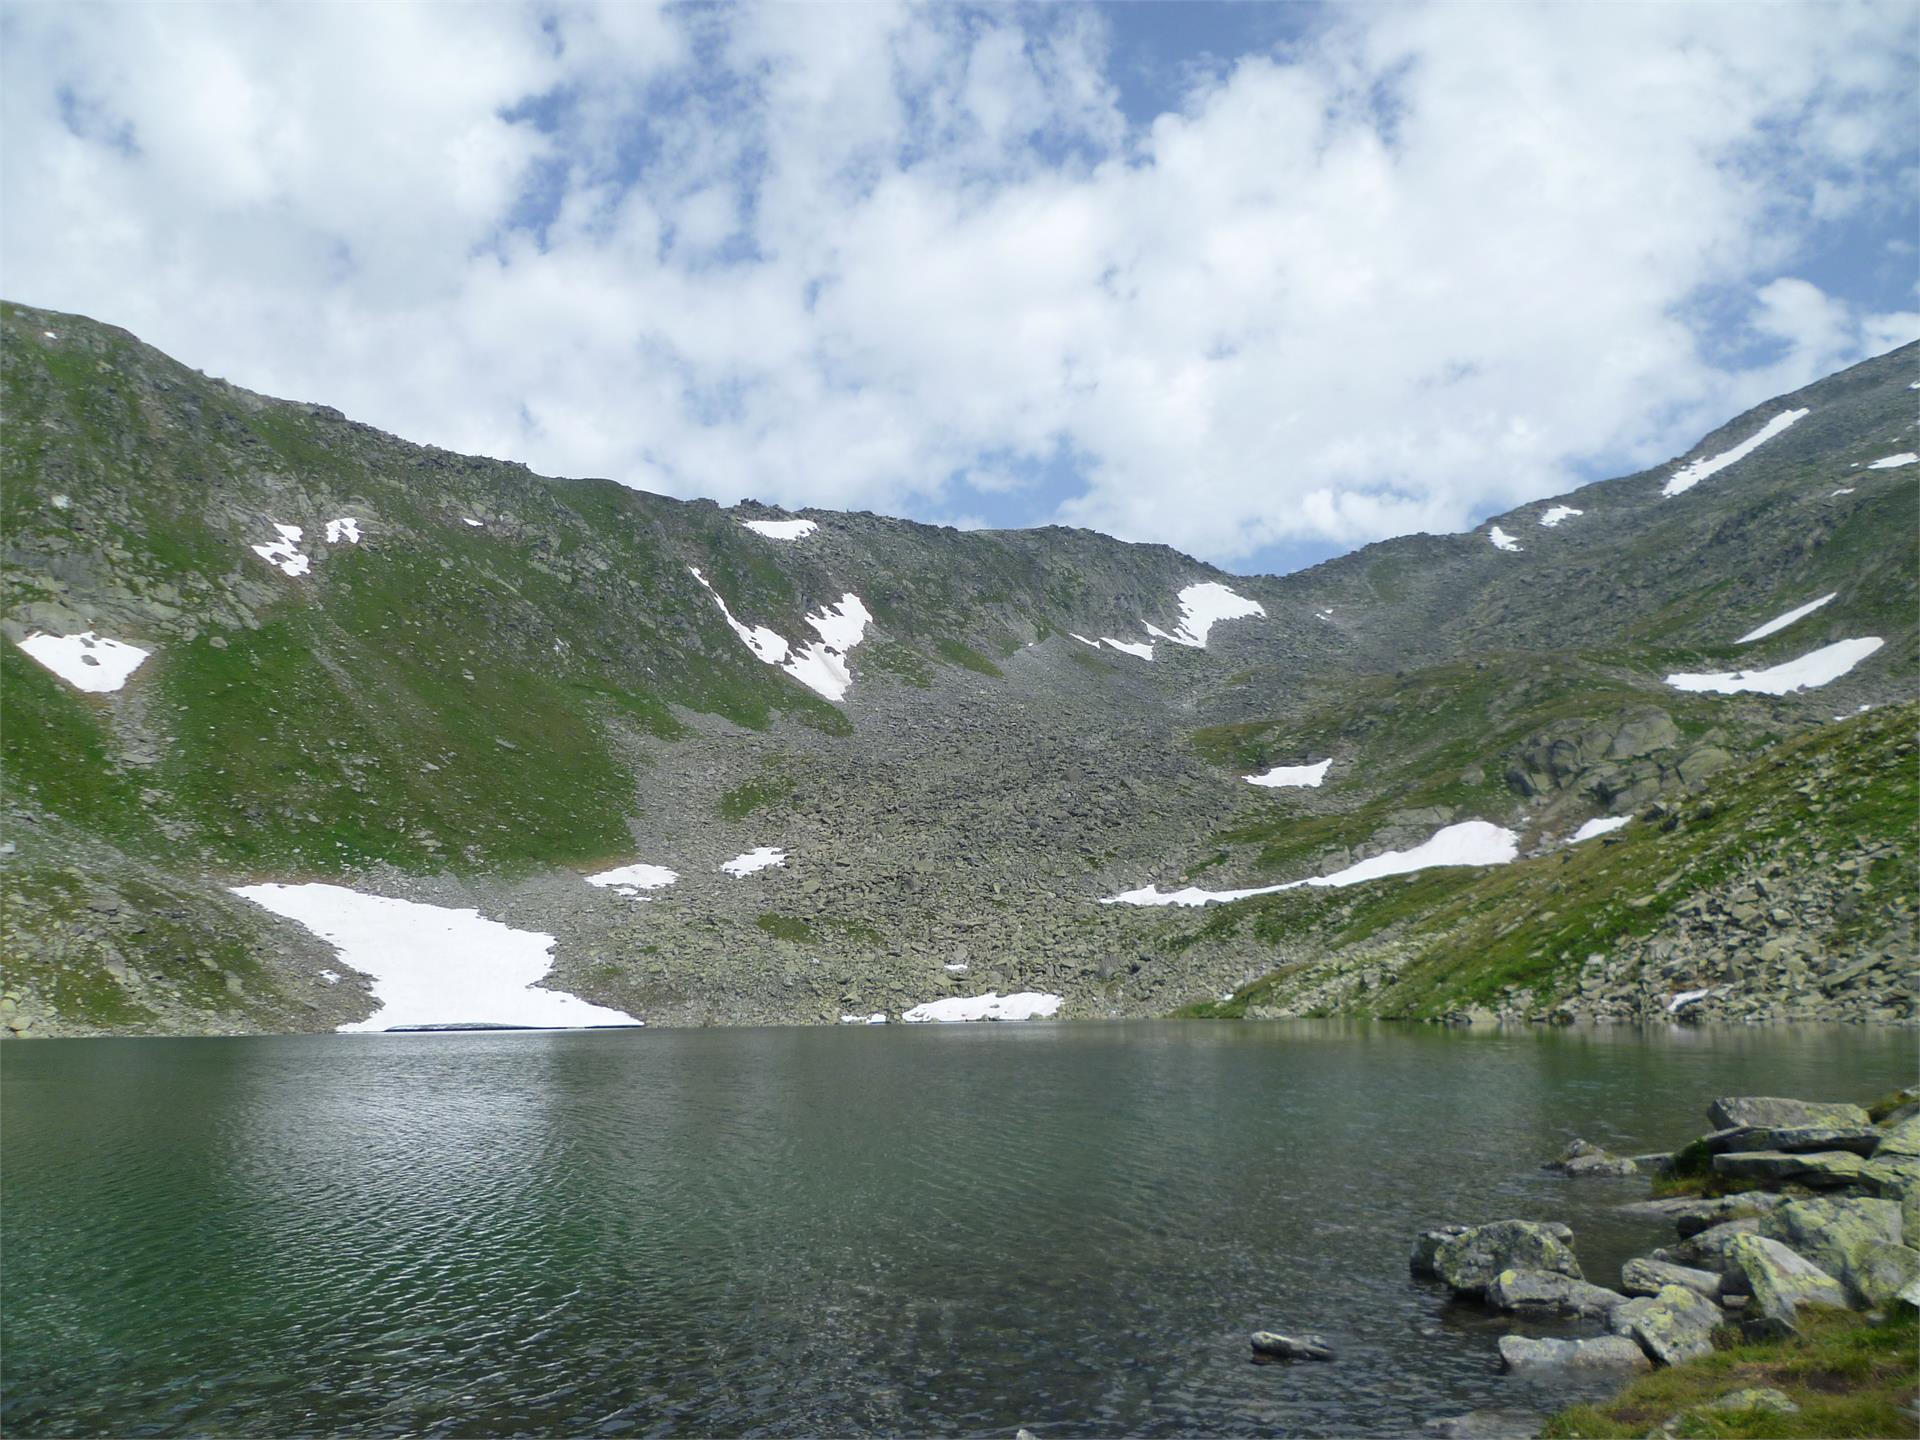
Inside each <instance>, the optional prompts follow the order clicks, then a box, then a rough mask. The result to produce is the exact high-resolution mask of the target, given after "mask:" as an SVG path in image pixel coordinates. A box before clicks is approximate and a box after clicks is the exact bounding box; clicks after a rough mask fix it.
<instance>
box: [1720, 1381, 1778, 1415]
mask: <svg viewBox="0 0 1920 1440" xmlns="http://www.w3.org/2000/svg"><path fill="white" fill-rule="evenodd" d="M1700 1408H1701V1409H1702V1410H1720V1411H1728V1410H1759V1411H1763V1412H1766V1413H1770V1414H1774V1415H1798V1414H1799V1413H1800V1407H1799V1406H1798V1405H1796V1404H1794V1403H1793V1401H1792V1400H1791V1399H1790V1398H1789V1397H1788V1395H1787V1392H1786V1391H1784V1390H1775V1389H1774V1388H1773V1387H1772V1386H1770V1385H1769V1386H1763V1387H1761V1388H1758V1389H1752V1390H1730V1391H1728V1392H1727V1393H1726V1394H1725V1395H1722V1396H1721V1397H1720V1398H1719V1399H1718V1400H1709V1401H1708V1402H1707V1403H1706V1404H1705V1405H1702V1406H1701V1407H1700Z"/></svg>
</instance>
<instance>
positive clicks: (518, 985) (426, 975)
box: [233, 884, 640, 1030]
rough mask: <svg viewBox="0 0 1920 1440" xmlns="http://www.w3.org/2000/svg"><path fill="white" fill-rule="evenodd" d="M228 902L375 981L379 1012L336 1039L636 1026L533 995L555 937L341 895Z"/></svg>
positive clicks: (302, 888) (302, 890) (253, 891)
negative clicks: (259, 913) (277, 919)
mask: <svg viewBox="0 0 1920 1440" xmlns="http://www.w3.org/2000/svg"><path fill="white" fill-rule="evenodd" d="M233 893H234V894H236V895H239V896H242V897H243V898H245V899H248V900H251V901H253V903H254V904H256V905H259V906H261V907H262V908H264V909H267V910H271V911H272V912H273V913H274V914H276V915H280V916H284V917H285V918H286V919H288V920H292V921H295V922H296V923H298V924H301V925H304V926H305V927H306V928H307V929H309V930H311V931H312V932H313V933H314V934H315V935H318V936H319V937H320V938H321V939H322V940H325V941H326V942H327V943H328V944H329V945H332V946H334V947H336V948H337V949H338V950H339V951H340V958H341V960H343V961H344V962H345V963H346V964H348V965H350V966H352V967H353V968H354V969H355V970H359V971H361V972H363V973H365V974H367V975H370V976H372V977H373V998H374V1000H375V1001H376V1002H377V1008H376V1009H375V1010H374V1012H373V1014H372V1015H370V1016H369V1017H368V1018H367V1019H365V1020H361V1021H359V1022H357V1023H355V1024H350V1025H342V1026H341V1027H340V1028H341V1029H342V1030H392V1029H395V1028H398V1027H403V1026H415V1025H526V1026H534V1027H538V1028H543V1029H571V1028H575V1027H578V1026H583V1025H634V1024H638V1023H640V1022H638V1021H636V1020H635V1019H634V1017H633V1016H631V1015H627V1014H623V1013H622V1012H621V1011H618V1010H609V1009H607V1008H606V1007H604V1006H600V1005H593V1004H589V1003H588V1002H587V1001H585V1000H582V999H580V998H579V997H578V996H574V995H568V994H565V993H564V992H562V991H559V990H544V989H541V988H539V982H540V981H541V980H543V979H545V978H546V975H547V972H548V971H549V970H551V969H552V968H553V957H552V950H553V936H551V935H543V934H539V933H537V932H535V931H531V930H514V929H511V928H509V927H508V926H505V925H502V924H501V923H500V922H499V921H497V920H487V919H483V918H482V917H481V915H480V912H479V911H477V910H460V909H452V908H450V907H447V906H442V905H426V904H422V903H420V902H419V901H415V900H395V899H391V898H389V897H387V896H384V895H362V894H361V893H360V892H359V891H357V890H349V889H348V888H347V887H346V886H344V885H321V884H312V885H239V886H235V887H234V890H233Z"/></svg>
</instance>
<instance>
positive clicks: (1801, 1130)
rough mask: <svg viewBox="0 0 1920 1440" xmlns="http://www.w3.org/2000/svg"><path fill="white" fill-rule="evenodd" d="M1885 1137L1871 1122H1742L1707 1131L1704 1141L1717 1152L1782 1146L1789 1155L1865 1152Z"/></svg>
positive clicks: (1870, 1152) (1869, 1152)
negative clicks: (1833, 1123) (1869, 1123)
mask: <svg viewBox="0 0 1920 1440" xmlns="http://www.w3.org/2000/svg"><path fill="white" fill-rule="evenodd" d="M1886 1139H1887V1136H1886V1132H1885V1131H1883V1130H1880V1129H1877V1128H1876V1127H1874V1126H1872V1125H1741V1126H1736V1127H1735V1128H1734V1129H1731V1130H1716V1131H1714V1132H1713V1133H1712V1134H1711V1135H1704V1136H1702V1137H1701V1143H1702V1144H1704V1145H1705V1146H1706V1147H1707V1149H1708V1150H1710V1151H1712V1152H1713V1153H1714V1154H1716V1155H1718V1154H1723V1153H1725V1152H1727V1151H1729V1150H1779V1151H1782V1152H1784V1153H1786V1154H1788V1155H1807V1154H1812V1153H1813V1152H1815V1151H1821V1150H1848V1151H1851V1152H1852V1153H1853V1154H1855V1155H1861V1156H1866V1155H1871V1154H1873V1153H1874V1151H1875V1150H1876V1149H1878V1148H1879V1147H1880V1146H1881V1145H1883V1144H1885V1143H1886Z"/></svg>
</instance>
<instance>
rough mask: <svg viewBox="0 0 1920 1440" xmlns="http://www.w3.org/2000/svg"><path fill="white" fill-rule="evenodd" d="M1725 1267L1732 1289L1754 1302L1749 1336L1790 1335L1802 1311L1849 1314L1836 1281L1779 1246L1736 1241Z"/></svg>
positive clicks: (1747, 1318) (1747, 1321)
mask: <svg viewBox="0 0 1920 1440" xmlns="http://www.w3.org/2000/svg"><path fill="white" fill-rule="evenodd" d="M1727 1266H1728V1268H1727V1278H1728V1281H1729V1284H1730V1286H1732V1287H1733V1288H1736V1289H1737V1290H1738V1291H1740V1292H1741V1293H1744V1294H1747V1295H1750V1296H1752V1297H1753V1298H1752V1303H1751V1304H1749V1305H1748V1306H1747V1308H1746V1312H1745V1314H1744V1315H1743V1317H1742V1320H1741V1323H1742V1325H1743V1326H1744V1327H1745V1328H1746V1329H1747V1330H1748V1331H1749V1332H1750V1333H1753V1334H1758V1335H1771V1336H1784V1335H1792V1334H1795V1333H1797V1331H1798V1330H1799V1312H1800V1311H1801V1310H1802V1309H1804V1308H1807V1307H1809V1306H1824V1307H1827V1308H1830V1309H1835V1310H1844V1309H1846V1308H1847V1292H1846V1291H1845V1290H1844V1289H1843V1288H1841V1285H1840V1282H1839V1281H1838V1280H1836V1279H1834V1278H1833V1276H1831V1275H1829V1274H1828V1273H1827V1272H1826V1271H1824V1270H1822V1269H1821V1268H1820V1267H1819V1266H1818V1265H1815V1264H1814V1263H1813V1262H1812V1261H1811V1260H1806V1259H1803V1258H1802V1257H1801V1256H1799V1255H1796V1254H1795V1253H1794V1252H1793V1251H1791V1250H1789V1249H1788V1248H1787V1247H1786V1246H1784V1245H1782V1244H1781V1243H1780V1242H1779V1241H1778V1240H1769V1239H1767V1238H1765V1237H1764V1236H1761V1235H1737V1236H1735V1237H1734V1238H1733V1240H1732V1241H1731V1242H1730V1243H1729V1244H1728V1245H1727Z"/></svg>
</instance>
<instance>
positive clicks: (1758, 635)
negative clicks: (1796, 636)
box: [1733, 590, 1840, 645]
mask: <svg viewBox="0 0 1920 1440" xmlns="http://www.w3.org/2000/svg"><path fill="white" fill-rule="evenodd" d="M1839 593H1840V592H1839V591H1838V590H1836V591H1834V592H1833V595H1822V596H1821V597H1820V598H1819V599H1818V600H1809V601H1808V602H1807V603H1806V604H1804V605H1802V606H1801V607H1800V608H1799V609H1798V610H1789V611H1787V613H1786V614H1784V615H1776V616H1774V617H1773V619H1771V620H1769V621H1767V623H1766V624H1764V625H1761V626H1759V627H1757V628H1756V629H1752V630H1749V631H1748V632H1747V633H1746V634H1744V635H1742V636H1741V637H1740V638H1739V639H1738V640H1736V641H1734V642H1733V643H1734V644H1736V645H1748V644H1751V643H1752V642H1753V641H1755V640H1764V639H1766V638H1767V636H1769V635H1772V634H1774V633H1775V632H1777V631H1780V630H1784V629H1786V628H1787V626H1789V625H1791V624H1793V622H1794V621H1796V620H1802V619H1805V618H1806V617H1807V616H1809V615H1811V614H1812V613H1813V612H1814V611H1816V610H1818V609H1819V608H1820V607H1821V606H1822V605H1824V604H1826V603H1827V602H1828V601H1829V600H1831V599H1833V596H1834V595H1838V594H1839Z"/></svg>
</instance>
